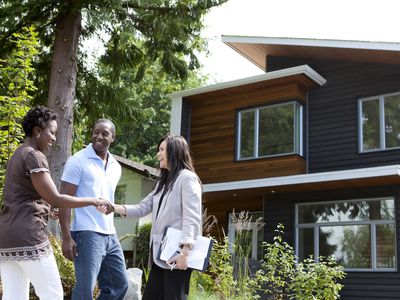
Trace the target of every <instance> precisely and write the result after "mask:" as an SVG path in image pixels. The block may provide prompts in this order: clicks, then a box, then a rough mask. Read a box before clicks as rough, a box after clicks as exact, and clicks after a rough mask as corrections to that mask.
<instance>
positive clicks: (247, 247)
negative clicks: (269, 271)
mask: <svg viewBox="0 0 400 300" xmlns="http://www.w3.org/2000/svg"><path fill="white" fill-rule="evenodd" d="M252 223H255V224H256V230H259V229H261V228H262V227H263V226H264V223H263V222H262V220H261V219H260V218H259V219H257V220H254V222H253V220H252V216H250V215H249V212H248V211H241V212H240V213H239V214H236V213H235V210H233V213H232V224H233V226H234V228H235V241H234V243H233V245H232V251H233V255H232V264H233V266H234V278H235V279H236V281H237V282H238V291H239V294H240V295H242V297H243V299H251V297H252V294H253V291H252V287H251V285H252V281H253V280H252V276H253V275H252V274H251V271H250V265H249V263H250V258H251V255H252V253H251V250H252V230H251V225H252Z"/></svg>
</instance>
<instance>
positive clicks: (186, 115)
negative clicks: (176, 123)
mask: <svg viewBox="0 0 400 300" xmlns="http://www.w3.org/2000/svg"><path fill="white" fill-rule="evenodd" d="M191 110H192V109H191V104H190V102H188V101H186V100H183V101H182V116H181V135H182V136H183V137H184V138H185V139H186V141H187V142H188V144H190V123H191V122H190V120H191V118H192V113H191Z"/></svg>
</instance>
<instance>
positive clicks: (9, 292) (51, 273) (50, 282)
mask: <svg viewBox="0 0 400 300" xmlns="http://www.w3.org/2000/svg"><path fill="white" fill-rule="evenodd" d="M0 272H1V281H2V286H3V298H2V299H3V300H17V299H18V300H25V299H26V300H27V299H29V282H32V285H33V287H34V288H35V293H36V295H37V296H38V297H39V299H40V300H63V299H64V292H63V288H62V285H61V280H60V274H59V273H58V268H57V264H56V260H55V258H54V255H53V254H50V255H49V256H45V257H42V258H40V259H37V260H25V261H24V260H23V261H7V260H2V261H0Z"/></svg>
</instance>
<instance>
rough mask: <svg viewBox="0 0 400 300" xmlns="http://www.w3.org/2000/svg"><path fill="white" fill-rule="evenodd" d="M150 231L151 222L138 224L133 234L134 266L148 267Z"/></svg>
mask: <svg viewBox="0 0 400 300" xmlns="http://www.w3.org/2000/svg"><path fill="white" fill-rule="evenodd" d="M150 232H151V223H145V224H143V225H140V226H136V230H135V234H134V236H133V266H134V267H136V268H140V269H147V268H148V265H147V264H148V261H149V247H150V245H149V243H150Z"/></svg>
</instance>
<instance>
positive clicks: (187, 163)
mask: <svg viewBox="0 0 400 300" xmlns="http://www.w3.org/2000/svg"><path fill="white" fill-rule="evenodd" d="M163 141H165V143H166V148H167V159H168V168H169V170H167V169H161V176H160V179H159V181H158V186H157V190H156V194H158V193H159V192H160V191H161V190H162V189H163V188H165V191H167V190H170V189H171V188H172V186H173V185H174V182H175V180H176V178H177V177H178V175H179V173H180V172H181V171H182V170H184V169H188V170H190V171H192V172H195V170H194V167H193V160H192V157H191V155H190V150H189V146H188V144H187V142H186V140H185V138H184V137H182V136H179V135H167V136H166V137H165V138H163V139H161V141H160V142H159V143H158V146H157V149H159V148H160V145H161V143H162V142H163Z"/></svg>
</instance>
